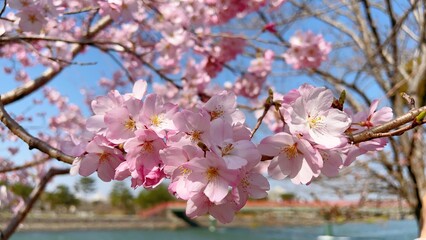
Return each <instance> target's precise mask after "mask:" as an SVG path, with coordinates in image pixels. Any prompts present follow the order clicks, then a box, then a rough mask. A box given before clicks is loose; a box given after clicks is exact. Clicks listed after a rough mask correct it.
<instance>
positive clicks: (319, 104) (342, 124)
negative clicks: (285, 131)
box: [284, 88, 351, 148]
mask: <svg viewBox="0 0 426 240" xmlns="http://www.w3.org/2000/svg"><path fill="white" fill-rule="evenodd" d="M300 94H301V96H300V97H299V98H297V99H296V100H294V103H292V104H291V105H290V106H288V107H286V108H284V118H285V120H286V122H287V123H288V126H289V129H290V132H291V133H293V134H302V135H303V137H304V138H306V139H308V140H311V141H313V142H314V143H316V144H319V145H322V146H323V147H326V148H333V147H337V146H339V145H342V144H344V143H346V138H345V137H344V135H343V133H344V132H345V131H346V130H347V129H348V128H349V126H350V124H351V119H350V118H349V117H348V115H347V114H346V113H344V112H342V111H340V110H338V109H335V108H331V104H332V102H333V94H332V92H331V91H330V90H328V89H325V88H313V89H311V90H309V91H303V92H301V93H300Z"/></svg>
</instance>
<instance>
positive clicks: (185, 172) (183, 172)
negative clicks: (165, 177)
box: [179, 166, 192, 176]
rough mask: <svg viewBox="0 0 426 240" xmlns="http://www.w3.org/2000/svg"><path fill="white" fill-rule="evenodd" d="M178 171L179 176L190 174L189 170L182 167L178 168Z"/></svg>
mask: <svg viewBox="0 0 426 240" xmlns="http://www.w3.org/2000/svg"><path fill="white" fill-rule="evenodd" d="M179 169H180V174H182V175H185V176H186V175H189V174H190V173H191V172H192V171H191V170H190V169H188V168H186V167H183V166H179Z"/></svg>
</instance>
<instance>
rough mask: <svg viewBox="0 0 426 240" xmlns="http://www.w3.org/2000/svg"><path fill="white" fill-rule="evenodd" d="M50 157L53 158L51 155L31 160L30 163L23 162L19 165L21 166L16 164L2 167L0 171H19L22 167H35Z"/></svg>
mask: <svg viewBox="0 0 426 240" xmlns="http://www.w3.org/2000/svg"><path fill="white" fill-rule="evenodd" d="M50 159H51V158H50V157H47V158H43V159H40V160H36V161H31V162H28V163H25V164H22V165H19V166H14V167H10V168H3V169H0V173H7V172H13V171H19V170H22V169H25V168H30V167H34V166H37V165H39V164H43V163H45V162H47V161H48V160H50Z"/></svg>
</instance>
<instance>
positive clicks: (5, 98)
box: [1, 17, 112, 105]
mask: <svg viewBox="0 0 426 240" xmlns="http://www.w3.org/2000/svg"><path fill="white" fill-rule="evenodd" d="M111 23H112V19H111V18H110V17H104V18H102V19H101V20H99V22H98V23H97V24H96V25H95V26H94V27H93V28H92V29H91V30H90V31H89V34H88V35H87V36H85V38H86V39H90V38H93V37H94V36H96V35H97V34H98V33H99V32H100V31H101V30H103V29H105V28H106V27H107V26H108V25H110V24H111ZM84 47H85V45H83V44H78V45H76V46H74V47H73V48H72V50H71V55H72V58H74V57H75V56H77V55H78V54H79V53H80V52H81V51H83V50H84ZM64 69H65V67H64V66H59V67H58V68H55V69H54V68H48V69H46V71H44V73H43V74H42V75H41V76H40V77H38V78H36V79H35V80H33V81H29V82H27V83H25V84H24V85H22V86H20V87H18V88H16V89H14V90H12V91H9V92H7V93H5V94H2V95H1V99H2V102H3V104H4V105H7V104H9V103H12V102H15V101H17V100H20V99H22V98H24V97H25V96H27V95H29V94H31V93H32V92H34V91H36V90H37V89H39V88H40V87H42V86H44V85H45V84H47V83H48V82H50V81H51V80H52V79H53V78H54V77H56V76H57V75H59V73H61V72H62V70H64Z"/></svg>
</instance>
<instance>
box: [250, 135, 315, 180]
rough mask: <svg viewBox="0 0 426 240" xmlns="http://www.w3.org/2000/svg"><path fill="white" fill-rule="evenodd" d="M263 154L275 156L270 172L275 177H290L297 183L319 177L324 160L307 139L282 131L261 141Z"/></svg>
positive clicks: (260, 145)
mask: <svg viewBox="0 0 426 240" xmlns="http://www.w3.org/2000/svg"><path fill="white" fill-rule="evenodd" d="M258 149H259V151H260V153H261V154H263V155H266V156H271V157H273V159H272V161H271V163H270V165H269V167H268V173H269V175H270V176H271V177H272V178H274V179H284V178H286V177H288V178H290V179H291V181H292V182H293V183H295V184H299V183H303V184H307V183H309V182H310V181H311V180H312V178H313V177H317V176H318V175H319V173H320V168H321V167H322V166H323V161H322V159H321V157H320V156H319V153H318V151H317V150H316V149H314V148H313V147H312V145H311V144H310V143H309V142H308V141H306V140H305V139H299V138H298V137H294V136H291V135H290V134H288V133H285V132H281V133H277V134H275V135H273V136H269V137H266V138H264V139H262V141H261V142H260V144H259V146H258Z"/></svg>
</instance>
